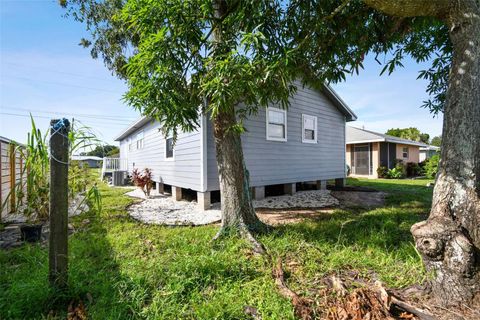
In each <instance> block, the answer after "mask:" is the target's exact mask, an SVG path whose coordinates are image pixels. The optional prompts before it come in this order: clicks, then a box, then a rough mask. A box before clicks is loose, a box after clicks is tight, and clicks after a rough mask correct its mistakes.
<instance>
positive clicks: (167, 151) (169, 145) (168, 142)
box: [165, 137, 173, 159]
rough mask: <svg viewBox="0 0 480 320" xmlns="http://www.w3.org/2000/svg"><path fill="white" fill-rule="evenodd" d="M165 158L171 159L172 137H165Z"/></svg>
mask: <svg viewBox="0 0 480 320" xmlns="http://www.w3.org/2000/svg"><path fill="white" fill-rule="evenodd" d="M165 159H173V137H170V138H166V139H165Z"/></svg>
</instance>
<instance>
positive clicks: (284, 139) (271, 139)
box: [265, 107, 288, 142]
mask: <svg viewBox="0 0 480 320" xmlns="http://www.w3.org/2000/svg"><path fill="white" fill-rule="evenodd" d="M269 109H271V110H274V111H278V112H283V114H284V119H285V138H272V137H270V136H269V132H268V110H269ZM265 110H266V111H265V126H266V134H267V136H266V138H267V140H269V141H279V142H286V141H287V137H288V134H287V123H288V120H287V110H284V109H279V108H274V107H268V108H265Z"/></svg>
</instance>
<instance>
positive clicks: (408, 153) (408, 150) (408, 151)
mask: <svg viewBox="0 0 480 320" xmlns="http://www.w3.org/2000/svg"><path fill="white" fill-rule="evenodd" d="M405 149H407V151H406V152H405V151H404V150H405ZM405 153H406V154H407V156H406V157H405ZM409 157H410V149H409V148H408V147H402V158H403V159H408V158H409Z"/></svg>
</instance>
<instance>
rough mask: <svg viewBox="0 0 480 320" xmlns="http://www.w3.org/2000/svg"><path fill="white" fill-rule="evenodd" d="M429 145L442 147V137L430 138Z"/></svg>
mask: <svg viewBox="0 0 480 320" xmlns="http://www.w3.org/2000/svg"><path fill="white" fill-rule="evenodd" d="M430 144H431V145H432V146H436V147H440V146H441V145H442V136H441V135H440V136H435V137H433V138H432V141H430Z"/></svg>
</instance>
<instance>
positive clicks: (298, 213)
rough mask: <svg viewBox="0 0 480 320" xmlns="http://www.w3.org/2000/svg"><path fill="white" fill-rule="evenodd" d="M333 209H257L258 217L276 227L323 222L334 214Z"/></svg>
mask: <svg viewBox="0 0 480 320" xmlns="http://www.w3.org/2000/svg"><path fill="white" fill-rule="evenodd" d="M333 211H334V210H333V209H317V210H311V209H309V210H307V209H304V210H301V209H298V210H266V209H261V210H259V209H257V210H256V212H257V216H258V217H259V218H260V220H262V221H263V222H265V223H266V224H269V225H272V226H275V225H281V224H287V223H298V222H302V221H304V220H321V219H324V218H326V217H327V216H329V215H330V214H331V213H333Z"/></svg>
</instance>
